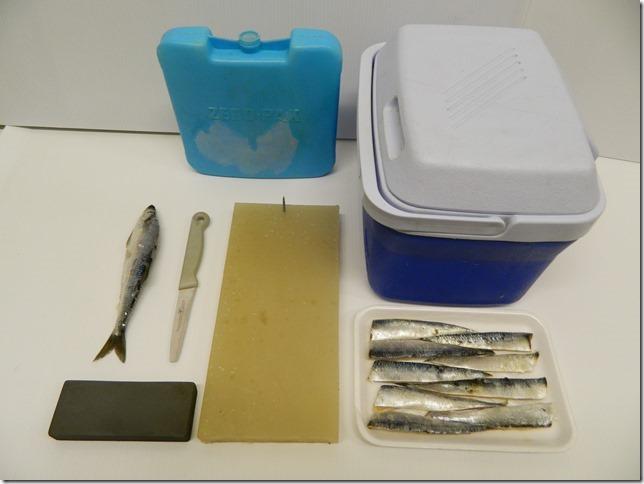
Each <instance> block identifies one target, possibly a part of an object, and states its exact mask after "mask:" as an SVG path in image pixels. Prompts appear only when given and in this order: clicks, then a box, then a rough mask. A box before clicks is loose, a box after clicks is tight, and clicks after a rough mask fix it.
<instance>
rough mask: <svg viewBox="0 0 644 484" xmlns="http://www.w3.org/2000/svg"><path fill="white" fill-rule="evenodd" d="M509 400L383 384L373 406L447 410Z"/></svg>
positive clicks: (481, 406)
mask: <svg viewBox="0 0 644 484" xmlns="http://www.w3.org/2000/svg"><path fill="white" fill-rule="evenodd" d="M505 403H507V400H504V401H500V402H498V403H494V402H490V401H482V400H476V399H474V398H462V397H452V396H448V395H441V394H440V393H433V392H428V391H423V390H415V389H413V388H408V387H400V386H396V385H383V386H381V387H380V388H379V389H378V394H377V395H376V400H375V402H374V404H373V406H374V407H375V408H376V409H382V408H389V409H391V408H393V409H405V410H407V409H409V410H425V411H431V412H445V411H449V410H463V409H469V408H487V407H496V406H499V405H504V404H505Z"/></svg>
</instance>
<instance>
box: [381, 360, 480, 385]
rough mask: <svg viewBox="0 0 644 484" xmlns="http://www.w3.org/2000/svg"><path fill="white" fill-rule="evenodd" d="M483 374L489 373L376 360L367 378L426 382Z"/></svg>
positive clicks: (476, 376)
mask: <svg viewBox="0 0 644 484" xmlns="http://www.w3.org/2000/svg"><path fill="white" fill-rule="evenodd" d="M485 376H490V374H489V373H485V372H483V371H475V370H468V369H466V368H455V367H450V366H443V365H432V364H430V363H417V362H414V361H391V360H376V361H374V362H373V365H372V366H371V373H370V374H369V380H371V381H374V382H383V383H384V382H388V383H427V382H433V381H448V380H466V379H469V378H482V377H485Z"/></svg>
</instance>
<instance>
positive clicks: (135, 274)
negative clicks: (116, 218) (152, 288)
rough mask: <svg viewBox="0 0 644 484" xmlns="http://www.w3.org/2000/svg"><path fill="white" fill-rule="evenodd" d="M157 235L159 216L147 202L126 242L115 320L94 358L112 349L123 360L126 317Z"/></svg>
mask: <svg viewBox="0 0 644 484" xmlns="http://www.w3.org/2000/svg"><path fill="white" fill-rule="evenodd" d="M158 238H159V220H158V219H157V213H156V209H155V208H154V205H150V206H148V207H147V208H146V209H145V210H144V211H143V213H142V214H141V216H140V217H139V220H138V221H137V222H136V225H135V227H134V230H132V233H131V234H130V237H129V238H128V239H127V242H126V243H125V262H124V264H123V278H122V281H121V295H120V298H119V304H118V314H117V317H116V324H115V325H114V330H113V331H112V333H111V334H110V336H109V338H108V339H107V342H106V343H105V345H103V347H102V348H101V350H100V351H99V352H98V354H97V355H96V358H94V361H96V360H98V359H99V358H103V357H104V356H105V355H106V354H108V353H109V352H110V351H112V350H114V351H115V352H116V355H117V356H118V357H119V359H120V360H121V361H122V362H125V330H126V329H127V323H128V318H129V316H130V313H131V312H132V308H133V307H134V303H136V299H137V297H138V295H139V291H140V290H141V287H142V286H143V283H144V282H145V280H146V278H147V277H148V272H149V270H150V265H151V264H152V260H153V259H154V254H155V252H156V249H157V241H158Z"/></svg>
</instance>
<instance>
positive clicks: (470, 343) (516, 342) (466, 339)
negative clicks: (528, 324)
mask: <svg viewBox="0 0 644 484" xmlns="http://www.w3.org/2000/svg"><path fill="white" fill-rule="evenodd" d="M428 339H429V341H435V342H436V343H443V344H447V345H458V346H465V347H467V348H483V349H488V350H504V351H530V350H531V349H532V346H531V340H532V333H507V332H502V331H495V332H489V333H463V334H441V335H438V336H433V337H431V338H428Z"/></svg>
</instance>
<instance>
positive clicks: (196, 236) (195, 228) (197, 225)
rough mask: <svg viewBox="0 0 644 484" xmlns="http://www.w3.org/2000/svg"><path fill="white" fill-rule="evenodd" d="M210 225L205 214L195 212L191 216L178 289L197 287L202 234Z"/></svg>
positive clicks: (208, 218) (201, 251)
mask: <svg viewBox="0 0 644 484" xmlns="http://www.w3.org/2000/svg"><path fill="white" fill-rule="evenodd" d="M209 224H210V217H208V214H207V213H205V212H197V213H195V214H194V215H193V216H192V222H191V223H190V232H189V233H188V243H187V244H186V254H185V256H184V257H183V269H181V279H179V289H188V288H190V287H197V284H198V281H197V269H198V268H199V263H200V262H201V254H202V253H203V233H204V231H205V230H206V227H208V225H209Z"/></svg>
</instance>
